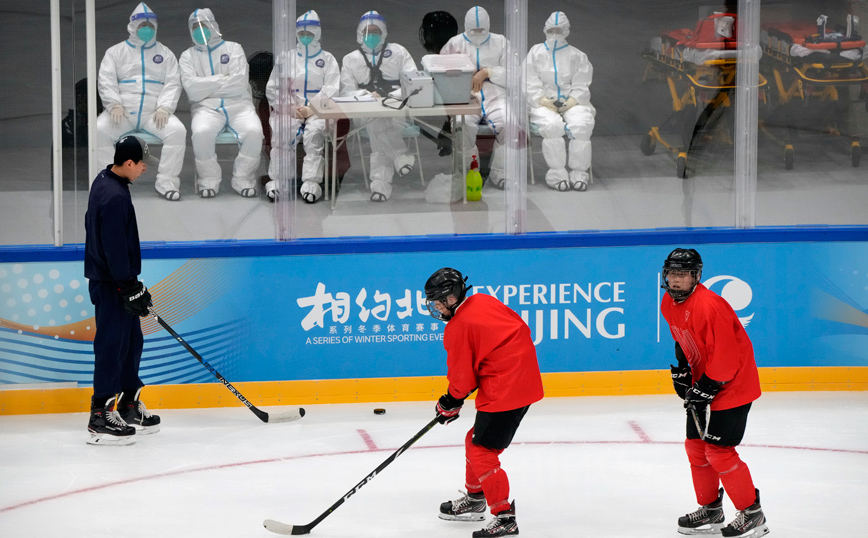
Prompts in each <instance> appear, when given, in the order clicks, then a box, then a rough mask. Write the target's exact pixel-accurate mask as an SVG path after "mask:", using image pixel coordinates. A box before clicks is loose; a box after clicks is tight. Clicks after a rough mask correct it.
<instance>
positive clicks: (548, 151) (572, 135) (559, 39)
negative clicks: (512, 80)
mask: <svg viewBox="0 0 868 538" xmlns="http://www.w3.org/2000/svg"><path fill="white" fill-rule="evenodd" d="M544 30H545V35H546V40H545V43H540V44H538V45H534V46H533V47H531V49H530V52H528V54H527V96H528V103H529V105H530V108H529V111H530V121H531V122H533V123H535V124H536V125H537V127H539V132H540V135H542V137H543V142H542V147H543V156H544V157H545V160H546V164H547V165H548V167H549V171H548V172H546V183H547V184H548V185H549V187H551V188H553V189H557V190H559V191H567V190H570V189H572V190H577V191H584V190H586V189H587V188H588V181H589V178H590V176H589V174H588V169H589V168H590V167H591V133H592V132H593V130H594V115H595V114H596V111H595V110H594V107H593V106H592V105H591V92H590V89H589V87H590V85H591V77H592V75H593V71H594V70H593V67H592V66H591V62H589V61H588V56H587V55H586V54H585V53H584V52H582V51H580V50H579V49H577V48H575V47H573V46H570V45H568V44H567V41H566V38H567V36H568V35H569V34H570V21H569V19H567V16H566V14H564V13H563V12H561V11H556V12H554V13H552V14H551V15H550V16H549V18H548V20H547V21H546V23H545V27H544ZM565 134H566V136H567V137H568V138H569V139H570V163H569V164H570V172H569V174H567V151H566V142H565V141H564V135H565Z"/></svg>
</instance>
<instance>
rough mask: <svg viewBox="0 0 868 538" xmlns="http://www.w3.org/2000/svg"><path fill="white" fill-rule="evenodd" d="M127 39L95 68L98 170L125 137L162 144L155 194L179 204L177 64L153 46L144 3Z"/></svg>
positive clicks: (181, 137)
mask: <svg viewBox="0 0 868 538" xmlns="http://www.w3.org/2000/svg"><path fill="white" fill-rule="evenodd" d="M127 31H128V32H129V34H130V37H129V39H127V40H126V41H123V42H121V43H118V44H117V45H114V46H112V47H110V48H109V49H108V50H107V51H106V53H105V56H103V59H102V62H101V63H100V66H99V77H98V89H99V96H100V99H102V103H103V106H105V110H103V112H102V114H100V115H99V117H98V118H97V120H96V131H97V158H98V159H99V162H100V166H105V165H107V164H109V163H111V162H113V160H114V152H115V148H114V144H115V142H117V141H118V140H119V139H120V138H121V137H122V136H124V135H126V134H129V133H136V132H144V133H147V134H150V135H152V136H155V137H157V138H159V139H160V140H162V142H163V149H162V152H161V154H160V165H159V167H158V168H157V181H156V184H155V188H156V189H157V192H158V193H159V194H160V195H161V196H163V197H164V198H165V199H166V200H171V201H176V200H180V199H181V194H180V192H179V188H180V186H181V179H180V177H179V175H180V173H181V167H182V166H183V164H184V151H185V150H186V149H187V129H186V128H185V127H184V124H183V123H181V120H179V119H178V118H177V117H175V114H174V112H175V107H176V106H177V105H178V98H180V97H181V77H180V75H179V74H178V60H177V58H175V55H174V54H173V53H172V51H171V50H169V48H168V47H166V46H165V45H163V44H162V43H160V42H159V41H157V15H156V14H155V13H154V12H153V11H151V9H150V8H149V7H148V6H147V5H146V4H145V3H144V2H142V3H141V4H139V5H138V6H136V9H134V10H133V13H132V15H131V16H130V22H129V24H127Z"/></svg>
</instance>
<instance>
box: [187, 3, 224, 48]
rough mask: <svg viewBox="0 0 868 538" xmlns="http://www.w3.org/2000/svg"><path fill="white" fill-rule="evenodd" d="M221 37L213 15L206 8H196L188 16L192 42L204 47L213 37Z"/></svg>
mask: <svg viewBox="0 0 868 538" xmlns="http://www.w3.org/2000/svg"><path fill="white" fill-rule="evenodd" d="M215 36H216V37H219V38H222V37H223V36H222V35H220V31H219V30H218V26H217V24H216V22H214V18H213V15H212V14H211V11H210V10H208V9H197V10H196V11H195V12H193V15H191V16H190V37H192V38H193V43H195V44H196V45H199V46H201V47H205V46H207V45H208V43H210V42H211V39H212V38H213V37H215Z"/></svg>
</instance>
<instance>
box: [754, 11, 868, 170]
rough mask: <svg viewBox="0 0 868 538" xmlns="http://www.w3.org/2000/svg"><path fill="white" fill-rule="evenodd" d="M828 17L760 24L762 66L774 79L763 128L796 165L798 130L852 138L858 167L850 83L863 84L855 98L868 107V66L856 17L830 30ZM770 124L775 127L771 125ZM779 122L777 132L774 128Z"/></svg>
mask: <svg viewBox="0 0 868 538" xmlns="http://www.w3.org/2000/svg"><path fill="white" fill-rule="evenodd" d="M826 21H827V17H826V16H824V15H821V16H820V18H819V19H818V20H817V24H816V25H815V24H813V23H810V22H808V23H793V22H789V23H770V24H764V25H763V26H762V34H761V38H760V42H761V43H762V48H763V57H762V59H761V62H760V70H761V72H762V73H764V74H765V76H766V77H768V78H769V79H770V80H773V81H774V84H773V88H774V90H773V92H774V93H773V96H774V98H773V99H770V101H771V103H770V105H769V112H768V114H766V115H765V118H764V119H763V120H762V121H760V130H761V132H762V133H764V134H765V135H767V136H768V137H769V138H770V139H771V140H773V141H775V142H776V143H777V144H778V145H779V146H781V147H783V149H784V166H785V168H786V169H787V170H791V169H792V168H793V162H794V156H795V144H794V139H795V138H796V137H797V135H798V132H799V131H806V132H810V131H814V132H822V133H826V134H829V135H832V136H834V137H840V136H843V137H848V138H849V140H850V158H851V164H852V165H853V166H854V167H858V166H859V163H860V160H861V157H862V149H861V147H860V145H859V137H858V133H851V132H849V128H848V115H849V111H850V105H851V103H850V97H849V94H850V88H849V86H853V85H858V86H861V92H860V95H859V99H858V101H857V102H864V103H865V107H866V109H868V67H866V65H865V58H864V57H865V56H866V50H868V49H866V46H865V41H864V40H863V39H862V37H861V36H860V35H859V33H858V18H857V17H853V16H848V17H847V26H846V27H838V28H836V30H835V31H829V30H827V29H826ZM770 127H771V129H770ZM774 127H778V128H779V129H778V130H779V131H783V132H782V133H780V132H779V133H778V135H775V134H774V133H773V132H772V131H773V128H774Z"/></svg>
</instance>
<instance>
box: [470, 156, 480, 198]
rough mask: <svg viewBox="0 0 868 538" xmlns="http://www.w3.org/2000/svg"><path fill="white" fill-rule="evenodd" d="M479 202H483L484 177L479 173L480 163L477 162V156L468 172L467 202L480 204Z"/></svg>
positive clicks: (474, 157)
mask: <svg viewBox="0 0 868 538" xmlns="http://www.w3.org/2000/svg"><path fill="white" fill-rule="evenodd" d="M479 200H482V175H480V173H479V163H478V162H476V155H474V156H473V162H472V163H470V170H468V171H467V201H468V202H478V201H479Z"/></svg>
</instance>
